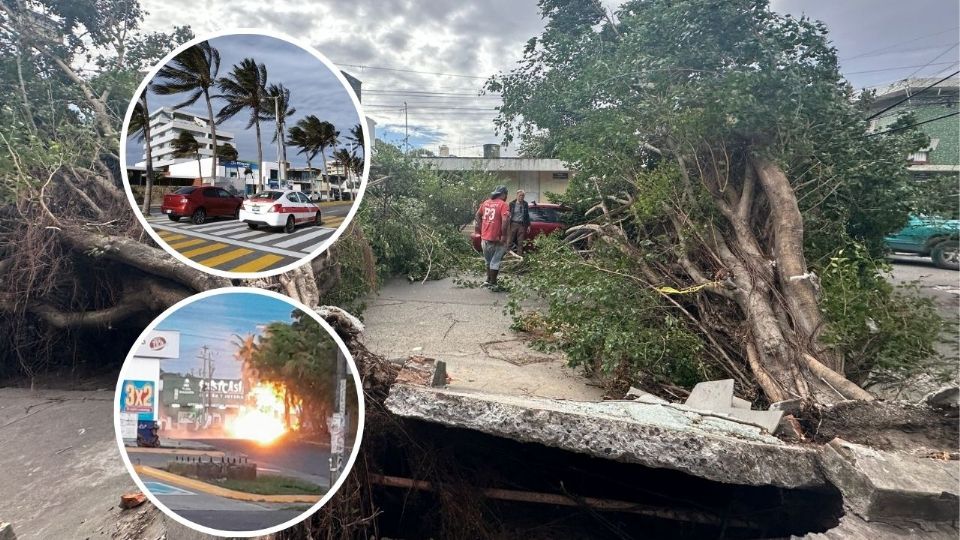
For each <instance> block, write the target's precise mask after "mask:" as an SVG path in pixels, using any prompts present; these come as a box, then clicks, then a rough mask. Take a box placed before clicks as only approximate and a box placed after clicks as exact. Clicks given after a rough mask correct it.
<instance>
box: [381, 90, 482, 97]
mask: <svg viewBox="0 0 960 540" xmlns="http://www.w3.org/2000/svg"><path fill="white" fill-rule="evenodd" d="M363 93H364V94H375V95H381V94H382V95H400V96H465V97H478V98H498V99H499V97H500V94H499V93H496V94H493V93H491V94H477V93H471V92H432V91H427V90H364V91H363Z"/></svg>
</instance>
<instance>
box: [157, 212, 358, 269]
mask: <svg viewBox="0 0 960 540" xmlns="http://www.w3.org/2000/svg"><path fill="white" fill-rule="evenodd" d="M352 206H353V204H352V203H351V202H349V201H348V202H344V203H339V204H336V205H331V206H324V207H322V208H321V213H322V215H323V224H322V225H321V226H320V227H317V226H315V225H313V224H305V225H300V226H298V227H297V228H296V230H295V231H294V232H293V233H289V234H288V233H285V232H282V231H279V230H277V229H266V228H263V227H261V228H259V229H256V230H253V229H250V228H249V227H248V226H247V225H246V224H244V223H241V222H239V221H237V220H234V219H224V218H211V219H209V220H208V221H207V222H206V223H204V224H202V225H194V224H192V223H190V222H189V220H187V219H181V220H180V221H171V220H169V219H168V218H167V217H166V216H164V215H163V214H161V213H160V208H159V207H154V208H153V212H152V213H151V215H150V216H147V218H146V219H147V223H148V224H149V225H150V226H151V227H152V228H153V229H154V231H156V232H157V234H159V235H160V237H161V238H162V239H163V241H164V242H165V243H167V245H168V246H170V247H171V248H173V249H174V250H176V251H177V252H179V253H181V254H182V255H184V256H185V257H187V258H189V259H190V260H193V261H196V262H197V263H199V264H202V265H204V266H206V267H208V268H215V269H217V270H223V271H227V272H263V271H268V270H272V269H276V268H281V267H283V266H286V265H288V264H290V263H293V262H295V261H297V260H299V259H302V258H304V257H306V256H308V255H309V254H310V253H312V252H313V251H314V250H316V248H317V247H318V246H319V245H320V244H321V243H323V242H324V241H326V240H327V239H328V238H330V237H331V236H333V233H334V232H336V229H337V227H339V226H340V224H341V223H343V221H344V219H345V217H346V215H347V213H349V211H350V208H351V207H352Z"/></svg>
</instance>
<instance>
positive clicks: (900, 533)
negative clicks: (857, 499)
mask: <svg viewBox="0 0 960 540" xmlns="http://www.w3.org/2000/svg"><path fill="white" fill-rule="evenodd" d="M957 537H958V531H957V528H956V526H954V525H953V524H950V523H923V522H913V523H903V524H898V525H892V524H888V523H880V522H869V521H864V520H863V519H861V518H860V517H858V516H856V515H854V514H847V515H845V516H843V517H841V518H840V524H839V525H837V526H836V527H834V528H832V529H830V530H829V531H825V532H822V533H811V534H806V535H804V536H802V537H800V536H791V537H790V538H791V540H914V539H916V538H923V539H924V540H957Z"/></svg>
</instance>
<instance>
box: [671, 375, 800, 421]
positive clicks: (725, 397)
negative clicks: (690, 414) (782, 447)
mask: <svg viewBox="0 0 960 540" xmlns="http://www.w3.org/2000/svg"><path fill="white" fill-rule="evenodd" d="M684 405H686V406H687V407H689V408H691V409H697V410H701V411H711V412H716V413H720V414H725V415H728V416H731V417H733V418H735V419H739V420H742V421H744V422H748V423H751V424H755V425H758V426H760V427H762V428H764V429H766V430H767V432H769V433H773V432H775V431H776V430H777V426H778V425H779V424H780V418H781V417H782V416H783V411H752V410H750V402H749V401H747V400H745V399H740V398H738V397H735V396H734V395H733V379H724V380H720V381H707V382H701V383H697V385H696V386H694V387H693V390H692V391H690V396H689V397H688V398H687V401H686V402H685V403H684Z"/></svg>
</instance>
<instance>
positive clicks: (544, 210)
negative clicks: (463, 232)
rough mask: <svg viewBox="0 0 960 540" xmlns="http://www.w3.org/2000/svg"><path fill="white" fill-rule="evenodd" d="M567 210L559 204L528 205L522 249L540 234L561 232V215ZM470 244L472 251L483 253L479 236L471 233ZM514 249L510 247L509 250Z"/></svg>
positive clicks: (529, 246) (531, 243) (527, 247)
mask: <svg viewBox="0 0 960 540" xmlns="http://www.w3.org/2000/svg"><path fill="white" fill-rule="evenodd" d="M569 210H570V209H569V208H567V207H565V206H562V205H559V204H550V203H540V204H538V203H530V232H529V233H528V234H527V246H526V247H525V248H524V249H529V248H531V247H532V245H533V240H534V239H535V238H536V237H538V236H540V235H541V234H553V233H555V232H557V231H562V230H563V228H564V226H563V214H564V213H565V212H568V211H569ZM470 242H471V243H472V244H473V249H475V250H477V251H480V252H482V251H483V248H482V247H481V246H480V235H479V234H477V233H475V232H474V233H471V234H470ZM514 247H515V246H511V247H510V249H513V248H514Z"/></svg>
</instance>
